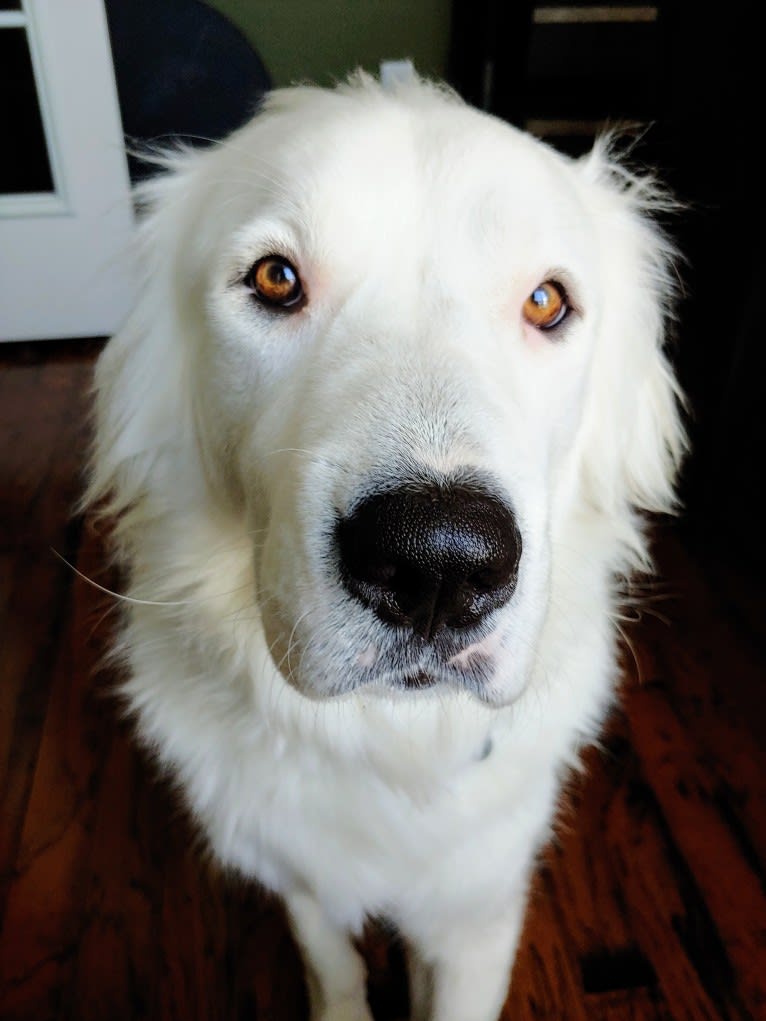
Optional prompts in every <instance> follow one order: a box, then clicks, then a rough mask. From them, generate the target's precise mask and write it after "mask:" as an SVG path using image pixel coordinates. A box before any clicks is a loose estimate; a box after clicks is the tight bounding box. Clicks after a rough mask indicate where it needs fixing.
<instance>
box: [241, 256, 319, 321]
mask: <svg viewBox="0 0 766 1021" xmlns="http://www.w3.org/2000/svg"><path fill="white" fill-rule="evenodd" d="M245 283H246V285H247V286H248V287H249V288H250V289H251V291H252V292H253V294H254V295H255V296H256V298H257V299H258V301H260V302H261V304H262V305H266V306H268V307H269V308H277V309H289V310H291V311H295V310H296V309H297V308H299V307H300V306H301V305H303V302H304V298H305V294H304V291H303V284H302V283H301V278H300V277H299V276H298V271H297V270H296V268H295V266H293V264H292V263H291V262H290V261H289V260H288V259H285V258H284V256H282V255H266V256H264V257H263V258H262V259H259V260H258V261H257V262H256V263H255V265H254V266H253V267H252V269H251V270H250V272H249V273H248V274H247V276H246V277H245Z"/></svg>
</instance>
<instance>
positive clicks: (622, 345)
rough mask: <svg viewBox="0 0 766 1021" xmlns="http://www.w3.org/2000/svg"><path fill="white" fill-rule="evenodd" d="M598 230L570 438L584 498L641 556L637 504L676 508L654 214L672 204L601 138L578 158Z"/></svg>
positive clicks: (662, 276)
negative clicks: (579, 419) (598, 297)
mask: <svg viewBox="0 0 766 1021" xmlns="http://www.w3.org/2000/svg"><path fill="white" fill-rule="evenodd" d="M579 169H580V171H581V173H582V175H583V179H584V182H585V186H586V188H587V189H588V192H589V195H588V202H589V204H590V203H595V205H596V212H597V215H596V222H597V225H598V227H597V229H598V230H599V231H600V237H599V247H600V253H599V258H600V264H601V275H600V281H601V287H602V288H603V305H602V313H601V316H600V321H599V322H597V323H595V324H594V325H595V329H596V333H597V344H596V350H595V358H594V362H593V368H592V373H591V378H590V381H589V386H590V395H589V399H588V400H587V401H586V419H585V421H584V425H583V429H582V432H581V435H580V437H579V443H580V456H581V464H582V466H583V469H584V475H585V483H586V486H587V487H588V498H589V499H590V501H591V502H592V503H594V504H595V505H596V506H598V507H599V508H600V509H601V510H603V511H605V512H606V513H608V514H609V515H610V516H611V517H612V518H613V519H614V520H616V521H620V522H624V523H625V529H624V532H625V534H624V535H623V537H622V538H623V540H624V546H625V549H626V553H627V555H628V559H629V561H631V562H632V563H633V565H639V566H646V565H647V555H646V549H645V543H644V540H643V536H642V529H641V527H640V521H639V520H638V515H637V514H636V511H659V512H665V513H667V512H672V511H674V510H675V509H676V497H675V481H676V476H677V472H678V468H679V465H680V462H681V459H682V457H683V454H684V452H685V449H686V436H685V431H684V428H683V424H682V421H681V414H680V412H681V407H682V405H683V396H682V394H681V391H680V388H679V385H678V383H677V381H676V378H675V375H674V373H673V370H672V367H671V364H670V362H669V361H668V359H667V358H666V356H665V353H664V348H665V344H666V340H667V331H668V325H669V323H671V321H672V313H673V304H674V299H675V297H676V286H677V285H676V276H675V264H676V252H675V250H674V248H673V246H672V244H671V243H670V241H669V240H668V238H667V237H666V235H665V234H664V232H663V231H662V230H661V229H660V228H659V226H658V225H657V222H656V218H657V216H658V214H662V213H665V212H668V211H670V210H671V209H673V207H674V203H673V202H672V200H671V199H670V198H669V196H667V195H666V193H664V192H663V190H662V189H661V188H660V187H658V185H657V183H656V181H655V180H654V179H653V178H652V177H651V176H641V175H637V174H634V173H633V172H631V171H629V170H628V169H626V168H625V166H624V165H623V164H622V163H621V162H620V160H619V159H617V158H615V156H614V154H613V151H612V142H611V140H610V139H609V138H606V139H603V140H601V141H600V142H598V143H597V145H596V146H595V148H594V150H593V151H592V152H591V153H590V154H589V155H588V156H587V157H585V158H584V159H583V160H582V161H580V164H579Z"/></svg>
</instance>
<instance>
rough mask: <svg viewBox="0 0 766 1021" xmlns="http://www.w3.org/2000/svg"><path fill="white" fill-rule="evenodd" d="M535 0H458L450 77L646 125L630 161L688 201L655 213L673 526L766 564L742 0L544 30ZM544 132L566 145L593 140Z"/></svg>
mask: <svg viewBox="0 0 766 1021" xmlns="http://www.w3.org/2000/svg"><path fill="white" fill-rule="evenodd" d="M575 4H576V0H575ZM533 6H538V7H539V6H545V0H542V3H541V4H535V5H532V4H529V3H514V4H507V3H504V2H501V0H473V2H471V3H468V2H465V0H455V10H454V14H453V23H454V25H455V34H454V35H453V46H452V56H451V72H450V73H451V76H452V80H453V82H454V84H455V85H456V86H457V87H458V89H459V90H461V91H462V92H463V94H464V95H466V96H467V97H468V98H470V99H471V100H472V101H474V102H479V103H484V105H486V106H487V107H488V108H489V109H491V110H492V111H493V112H495V113H497V114H498V115H500V116H503V117H506V118H507V119H508V120H510V121H512V122H514V123H517V124H522V125H523V124H525V123H528V122H529V120H530V118H532V119H534V118H540V117H555V116H557V115H559V116H563V117H570V118H574V119H576V118H577V117H581V118H582V119H584V120H587V119H589V118H594V119H599V120H604V119H606V120H609V121H611V122H615V121H621V120H629V121H636V120H637V121H640V122H643V123H644V124H647V125H648V130H647V131H646V133H645V135H644V138H643V141H642V143H641V145H640V146H639V147H638V148H637V149H636V151H635V153H634V157H635V159H636V160H637V161H640V162H642V163H646V164H648V165H651V166H654V167H656V168H657V169H658V170H659V173H660V176H661V177H662V178H663V179H664V180H665V181H666V182H667V183H668V184H669V185H670V186H671V188H672V189H673V191H674V192H675V194H676V196H677V197H678V198H679V200H680V201H681V202H682V203H685V208H684V210H683V211H682V212H680V213H679V214H677V215H676V216H674V217H673V218H672V220H671V221H670V222H669V223H668V224H667V226H668V228H669V229H670V232H671V233H672V234H673V236H674V237H675V238H676V240H677V242H678V245H679V247H680V249H681V251H682V252H683V254H684V256H685V259H686V264H685V265H684V266H683V267H682V275H683V282H684V290H685V294H684V297H683V300H682V302H681V305H680V308H679V321H678V325H677V330H676V333H677V336H676V338H675V345H674V347H673V357H674V360H675V363H676V366H677V370H678V373H679V375H680V378H681V380H682V383H683V385H684V387H685V389H686V391H687V393H688V396H689V401H690V410H691V414H690V421H689V426H690V432H691V437H692V443H693V453H692V455H691V457H690V458H689V459H688V462H687V465H686V468H685V471H684V476H683V479H682V495H683V499H684V501H685V504H686V513H685V516H684V522H685V524H686V527H687V529H688V531H689V534H690V535H691V536H692V537H694V538H696V539H697V540H698V541H700V542H703V543H708V544H715V545H716V546H717V547H719V548H721V550H722V551H724V552H726V553H730V554H732V555H735V556H736V557H737V558H739V559H740V560H742V561H743V562H745V563H748V564H750V565H751V566H753V567H754V568H758V567H761V566H766V554H765V553H764V551H763V545H762V543H761V542H760V525H761V519H762V514H761V509H760V475H761V472H762V465H763V447H764V440H765V439H766V437H765V435H764V418H765V417H766V416H764V408H763V406H764V404H766V400H765V399H764V396H763V381H764V379H765V378H766V365H765V364H764V340H763V336H762V335H763V332H764V327H763V325H762V316H763V314H764V297H763V290H764V266H763V262H764V255H763V226H764V215H763V205H764V188H763V186H762V181H761V178H762V171H761V159H760V158H759V157H758V156H757V155H756V154H755V150H756V148H757V147H758V146H759V144H760V141H761V136H762V133H763V122H764V109H763V108H764V97H766V89H765V88H764V82H763V79H764V63H766V61H765V59H764V57H763V55H762V54H761V53H760V52H758V50H759V32H758V29H757V27H756V23H755V21H754V9H755V5H754V4H752V3H744V2H742V0H734V2H731V3H728V4H726V5H721V4H701V3H694V4H693V3H678V2H672V3H663V2H660V3H659V4H658V5H657V6H658V12H659V16H658V17H657V19H656V21H654V22H653V23H651V24H646V23H645V24H637V25H633V26H630V25H622V26H620V25H616V26H615V25H612V26H608V25H606V26H604V25H602V26H600V27H596V28H594V27H592V26H591V27H583V26H578V25H567V26H556V27H555V29H554V28H550V27H548V26H540V25H535V26H532V10H533ZM618 58H619V59H618ZM488 60H489V61H491V62H492V63H493V73H492V75H491V76H490V77H491V83H492V84H491V88H490V89H489V90H488V91H487V89H486V82H487V74H486V62H487V61H488ZM550 141H551V142H552V143H553V144H560V147H561V148H563V149H564V150H565V151H570V152H577V151H578V149H579V151H582V150H583V149H584V148H586V147H587V146H588V145H589V143H590V140H589V139H588V138H587V137H585V136H583V135H580V136H577V135H572V136H571V137H561V138H555V137H553V138H551V139H550Z"/></svg>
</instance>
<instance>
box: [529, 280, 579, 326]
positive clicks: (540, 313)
mask: <svg viewBox="0 0 766 1021" xmlns="http://www.w3.org/2000/svg"><path fill="white" fill-rule="evenodd" d="M523 314H524V318H525V319H526V321H527V322H528V323H529V324H530V325H531V326H536V327H537V328H538V329H539V330H551V329H553V327H554V326H558V325H559V323H562V322H563V321H564V320H565V319H566V317H567V316H568V315H569V299H568V298H567V292H566V291H565V290H564V288H563V287H562V286H561V284H559V283H557V282H556V281H555V280H546V281H545V282H544V283H542V284H539V285H538V286H537V287H536V288H535V289H534V291H532V293H531V294H530V296H529V297H528V298H527V300H526V301H525V302H524V312H523Z"/></svg>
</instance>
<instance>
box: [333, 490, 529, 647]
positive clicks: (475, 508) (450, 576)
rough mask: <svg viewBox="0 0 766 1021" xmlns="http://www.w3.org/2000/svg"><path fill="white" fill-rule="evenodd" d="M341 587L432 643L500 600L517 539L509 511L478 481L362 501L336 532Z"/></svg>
mask: <svg viewBox="0 0 766 1021" xmlns="http://www.w3.org/2000/svg"><path fill="white" fill-rule="evenodd" d="M336 543H337V547H338V552H339V561H340V574H341V578H342V581H343V584H344V586H345V588H346V590H347V591H348V592H349V593H350V594H351V595H352V596H354V597H355V598H356V599H357V600H359V602H361V603H362V604H363V605H365V606H367V607H369V608H370V609H371V610H372V611H373V612H374V613H375V614H376V615H377V616H378V617H379V618H380V619H381V620H383V621H385V622H386V623H388V624H393V625H396V626H398V627H400V628H406V629H408V631H409V632H410V633H414V634H415V635H418V636H419V637H420V638H421V639H422V640H424V641H427V642H430V641H431V640H432V639H433V638H434V637H435V636H437V635H439V634H440V633H445V632H452V633H453V634H454V633H455V632H456V631H461V630H463V631H464V630H466V629H468V628H470V627H472V626H474V625H477V624H479V623H480V622H481V621H482V620H484V618H486V617H487V615H488V614H490V613H491V612H492V611H493V610H496V609H497V608H498V607H500V606H502V605H503V604H504V603H506V602H507V601H508V600H509V599H510V597H511V595H512V594H513V590H514V588H515V585H516V578H517V574H518V567H519V560H520V557H521V536H520V534H519V529H518V527H517V524H516V519H515V517H514V515H513V512H512V511H511V509H510V507H509V506H508V505H507V504H506V503H505V502H504V501H503V500H502V499H500V498H499V497H498V496H496V495H495V494H493V493H491V492H490V491H489V490H487V489H485V488H484V487H483V486H481V485H478V484H469V483H453V484H446V485H445V484H443V485H439V484H436V483H434V484H424V483H420V484H418V485H404V486H401V487H399V488H396V489H392V490H388V491H386V492H382V493H378V494H376V495H373V496H371V497H368V498H367V499H365V500H364V501H363V502H362V503H360V504H358V505H357V506H356V507H355V508H354V509H353V511H352V512H351V514H350V515H349V516H348V517H344V518H342V519H340V521H339V522H338V524H337V528H336Z"/></svg>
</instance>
